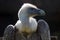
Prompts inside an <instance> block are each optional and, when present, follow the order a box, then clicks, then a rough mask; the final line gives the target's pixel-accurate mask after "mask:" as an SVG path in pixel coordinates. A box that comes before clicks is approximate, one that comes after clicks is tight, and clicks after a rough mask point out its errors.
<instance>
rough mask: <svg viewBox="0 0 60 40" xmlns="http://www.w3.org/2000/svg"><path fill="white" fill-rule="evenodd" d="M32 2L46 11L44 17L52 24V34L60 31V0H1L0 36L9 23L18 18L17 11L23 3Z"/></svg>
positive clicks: (13, 22)
mask: <svg viewBox="0 0 60 40" xmlns="http://www.w3.org/2000/svg"><path fill="white" fill-rule="evenodd" d="M26 2H28V3H32V4H34V5H36V6H37V7H38V8H41V9H43V10H44V11H45V12H46V15H45V16H44V17H41V18H40V17H35V18H36V19H37V20H39V19H44V20H45V21H47V23H48V24H49V26H50V30H51V34H53V33H55V32H60V0H0V36H3V32H4V29H5V28H6V27H7V25H9V24H13V25H14V24H15V23H16V21H17V20H18V18H17V13H18V10H19V9H20V7H21V6H22V4H23V3H26Z"/></svg>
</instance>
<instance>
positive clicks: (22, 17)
mask: <svg viewBox="0 0 60 40" xmlns="http://www.w3.org/2000/svg"><path fill="white" fill-rule="evenodd" d="M20 21H21V22H22V24H23V25H28V24H29V16H28V13H26V14H24V13H22V14H21V15H20Z"/></svg>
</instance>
